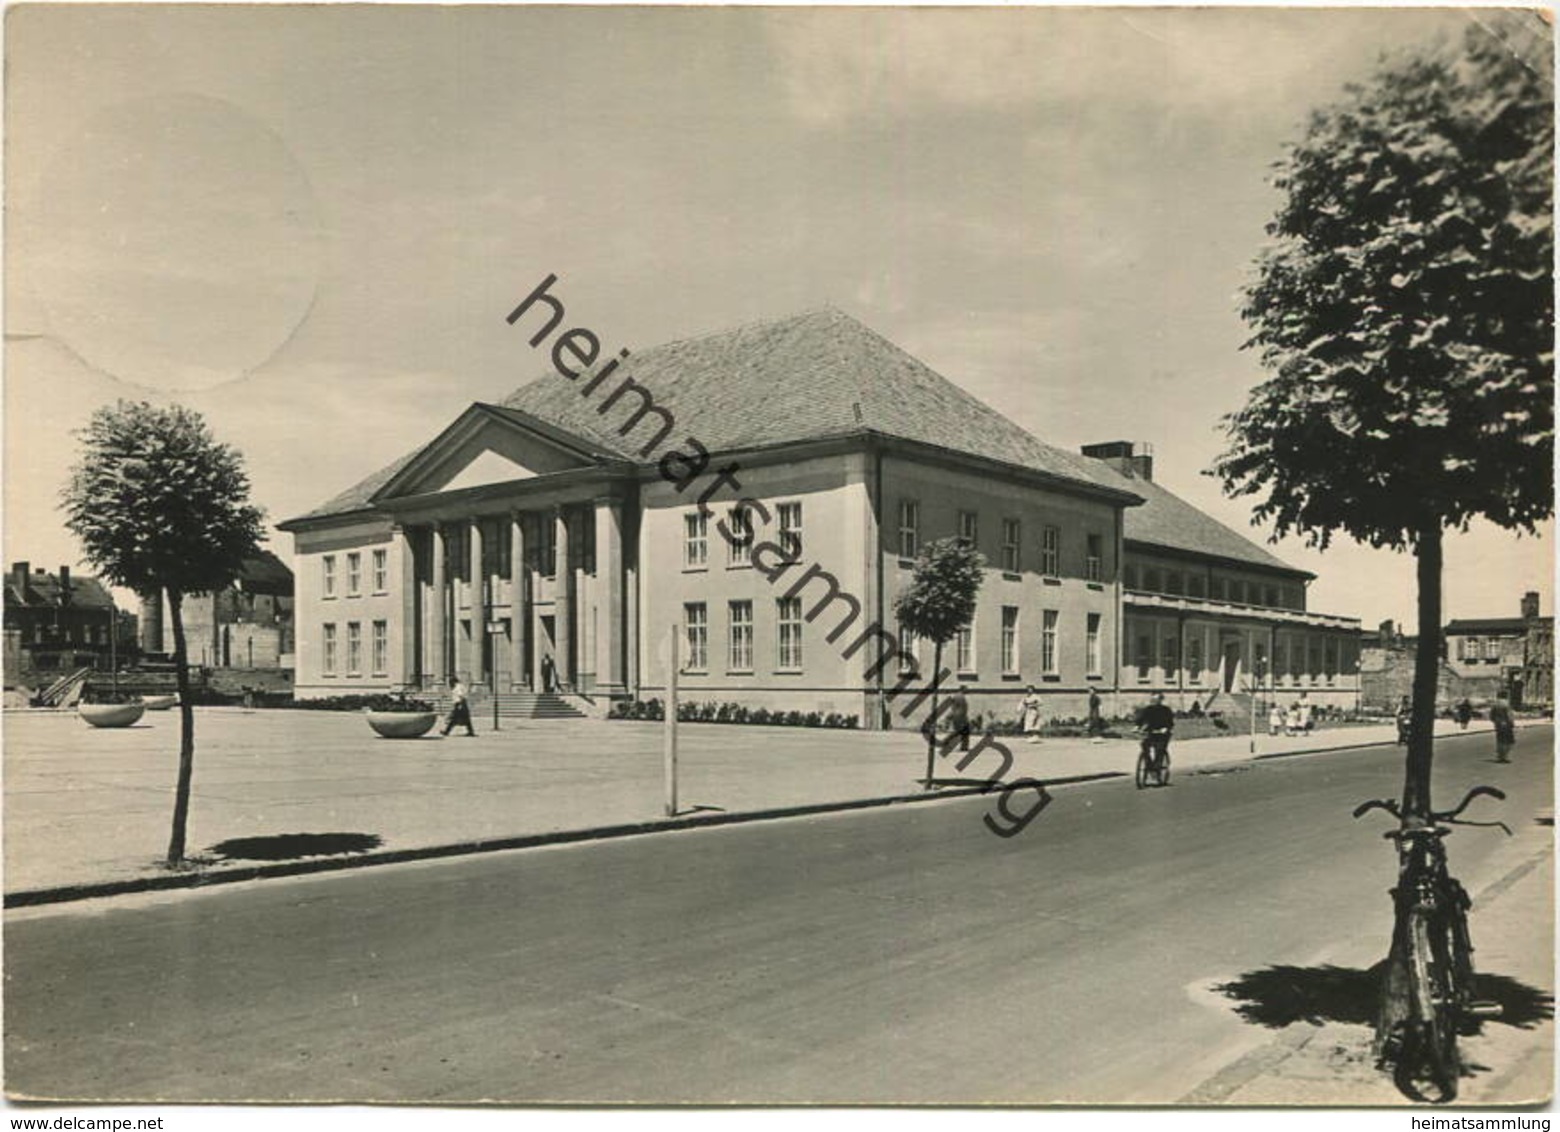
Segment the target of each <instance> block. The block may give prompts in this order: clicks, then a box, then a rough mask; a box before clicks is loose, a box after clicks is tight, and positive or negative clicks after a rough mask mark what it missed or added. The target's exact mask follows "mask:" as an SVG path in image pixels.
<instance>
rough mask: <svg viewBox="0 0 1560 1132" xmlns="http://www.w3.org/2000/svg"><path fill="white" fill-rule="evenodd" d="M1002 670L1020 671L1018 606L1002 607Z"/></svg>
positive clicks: (1009, 671)
mask: <svg viewBox="0 0 1560 1132" xmlns="http://www.w3.org/2000/svg"><path fill="white" fill-rule="evenodd" d="M1002 671H1003V672H1008V673H1012V672H1017V671H1018V606H1016V605H1004V606H1003V607H1002Z"/></svg>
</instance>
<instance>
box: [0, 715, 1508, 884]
mask: <svg viewBox="0 0 1560 1132" xmlns="http://www.w3.org/2000/svg"><path fill="white" fill-rule="evenodd" d="M1474 726H1475V727H1478V726H1480V725H1479V724H1477V723H1476V724H1475V725H1474ZM4 727H5V834H4V848H5V877H4V888H5V892H6V893H7V894H8V895H10V894H15V893H22V892H36V891H38V890H44V889H53V888H61V887H69V886H81V885H86V886H90V885H100V884H104V883H113V882H120V881H129V880H134V879H136V878H145V877H153V876H157V875H159V874H162V873H163V872H164V871H165V870H164V869H163V867H162V864H161V857H162V855H163V853H164V852H165V849H166V845H167V839H168V829H169V821H170V815H171V812H172V806H173V786H174V780H175V774H176V771H177V765H178V745H179V716H178V714H177V712H167V713H148V714H147V715H146V716H145V717H144V718H143V720H142V722H141V723H140V724H139V725H137V726H135V727H132V728H127V729H124V730H93V729H91V728H89V727H87V726H86V725H85V724H84V723H82V722H81V721H80V720H79V719H77V718H76V717H75V715H74V714H73V713H68V712H39V711H26V712H8V713H7V714H6V715H5V717H4ZM478 732H479V734H478V737H477V738H475V739H472V738H467V737H464V736H462V735H460V734H459V733H456V734H454V735H451V737H449V738H447V739H441V738H438V737H437V731H435V732H434V734H433V736H430V737H428V738H425V739H420V740H386V739H380V738H378V737H376V736H374V735H373V734H372V733H371V732H370V730H369V728H368V726H367V724H366V722H365V721H364V719H363V718H362V716H361V715H359V714H355V713H348V712H340V713H338V712H317V711H298V710H265V711H244V710H241V709H236V708H200V709H197V711H196V755H195V775H194V787H193V795H192V800H191V806H190V819H189V838H188V844H189V852H190V855H191V856H192V857H193V858H195V861H196V867H197V868H199V869H202V870H207V871H218V870H223V869H233V868H238V867H253V866H255V865H257V864H265V863H270V862H274V861H277V860H288V859H292V860H296V859H300V858H305V857H309V856H314V855H319V856H338V857H339V856H341V855H342V853H343V851H344V850H353V849H356V850H359V851H363V850H372V851H408V850H420V849H427V848H431V847H436V846H449V845H457V844H464V843H471V842H483V841H492V840H497V839H504V838H514V837H521V836H526V835H545V834H554V833H560V832H562V831H571V830H587V829H595V828H599V827H609V826H620V825H623V824H633V823H651V824H654V823H657V822H661V821H664V820H665V818H664V806H665V786H664V781H665V779H664V774H663V756H662V742H663V725H662V724H659V723H630V722H605V721H560V722H551V721H520V720H515V721H510V720H505V721H504V722H503V725H502V729H501V730H499V731H496V732H495V731H494V730H493V729H492V724H491V722H485V723H479V725H478ZM679 734H680V743H679V747H680V756H679V799H678V802H679V805H678V809H679V813H680V814H683V815H687V814H690V813H692V814H695V815H699V814H707V815H710V816H719V815H742V814H753V815H757V814H765V813H772V812H775V811H780V812H784V811H786V810H788V809H795V808H798V807H807V806H824V805H847V804H851V803H859V802H862V801H865V800H871V799H892V798H908V797H916V796H919V795H920V794H921V793H922V790H921V787H920V784H919V781H918V780H919V778H920V776H921V775H922V774H923V773H924V767H925V748H924V747H923V746H922V744H921V742H920V739H919V737H918V736H917V735H915V734H914V733H912V732H904V731H900V732H860V731H833V730H823V729H813V728H775V727H737V726H721V725H712V724H685V725H683V726H682V727H680V728H679ZM1391 739H1392V734H1391V728H1389V727H1351V728H1339V729H1336V730H1323V731H1318V732H1316V733H1315V734H1313V735H1311V736H1308V737H1300V738H1283V737H1278V738H1270V737H1268V736H1266V735H1262V736H1258V737H1257V739H1256V754H1257V756H1259V757H1260V756H1264V755H1274V754H1285V753H1298V752H1301V751H1312V750H1319V749H1326V748H1329V747H1347V746H1356V745H1360V744H1369V743H1381V742H1390V741H1391ZM1006 742H1007V743H1008V745H1009V747H1010V749H1011V750H1012V752H1013V754H1014V759H1015V762H1014V766H1013V768H1012V770H1011V771H1010V772H1009V773H1008V774H1007V775H1006V779H1007V780H1008V781H1012V780H1013V779H1016V778H1019V777H1022V776H1029V777H1032V778H1035V779H1038V780H1040V781H1048V782H1054V781H1056V780H1058V779H1076V778H1078V777H1081V776H1098V775H1111V774H1119V775H1124V776H1126V778H1125V779H1124V783H1125V784H1126V788H1128V789H1130V788H1131V787H1130V776H1131V773H1132V769H1133V765H1134V761H1135V759H1136V753H1137V745H1136V743H1135V742H1134V741H1132V740H1130V739H1119V740H1107V741H1106V742H1104V743H1102V744H1091V743H1089V742H1088V741H1087V740H1082V739H1047V740H1045V741H1044V742H1041V743H1039V744H1029V743H1026V742H1024V741H1022V740H1021V739H1017V738H1013V737H1010V738H1009V739H1008V740H1006ZM1174 757H1175V766H1176V768H1177V771H1178V772H1186V771H1190V770H1193V769H1195V768H1197V767H1204V766H1209V765H1213V764H1217V763H1225V762H1231V761H1236V760H1241V759H1246V758H1250V757H1252V750H1251V740H1250V738H1249V737H1248V736H1246V735H1236V736H1229V737H1222V738H1214V739H1201V740H1194V741H1187V742H1182V743H1179V744H1177V746H1176V747H1175V749H1174ZM953 763H954V760H952V759H944V760H941V761H940V764H939V767H938V774H939V776H942V775H948V776H950V777H954V778H964V779H966V780H969V781H972V782H973V781H975V780H978V779H980V778H984V777H986V776H989V775H990V774H992V773H994V772H995V770H996V769H997V764H998V758H997V756H996V755H995V754H993V753H990V752H988V753H986V754H984V755H982V756H981V758H980V760H978V761H977V762H976V763H975V764H972V765H971V766H970V767H969V768H968V769H967V770H966V772H965V773H964V774H962V775H960V774H959V773H958V772H957V771H956V770H955V768H954V765H953ZM1019 808H1022V807H1019ZM288 835H293V836H291V837H290V839H284V838H287V837H288ZM298 835H301V836H298ZM323 835H345V836H336V837H333V838H329V839H327V838H325V837H324V836H323ZM255 838H259V839H263V840H262V841H260V842H258V843H251V844H248V845H242V844H240V845H234V844H231V843H232V842H235V841H237V840H238V839H255ZM311 839H313V840H312V841H311Z"/></svg>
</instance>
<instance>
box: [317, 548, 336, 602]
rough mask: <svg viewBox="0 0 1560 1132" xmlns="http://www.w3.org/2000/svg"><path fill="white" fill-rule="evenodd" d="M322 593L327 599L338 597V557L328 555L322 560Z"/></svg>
mask: <svg viewBox="0 0 1560 1132" xmlns="http://www.w3.org/2000/svg"><path fill="white" fill-rule="evenodd" d="M320 592H321V593H322V594H323V595H324V596H325V597H335V596H336V556H335V555H334V554H327V555H326V556H325V557H324V558H321V559H320Z"/></svg>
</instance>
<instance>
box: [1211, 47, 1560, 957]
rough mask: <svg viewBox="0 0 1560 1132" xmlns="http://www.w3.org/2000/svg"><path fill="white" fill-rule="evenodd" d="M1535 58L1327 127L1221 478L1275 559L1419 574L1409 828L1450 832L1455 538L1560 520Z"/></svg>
mask: <svg viewBox="0 0 1560 1132" xmlns="http://www.w3.org/2000/svg"><path fill="white" fill-rule="evenodd" d="M1513 30H1514V31H1516V32H1517V33H1519V34H1517V35H1516V36H1515V40H1516V41H1517V42H1519V43H1520V42H1521V40H1522V39H1523V38H1524V37H1523V36H1522V35H1521V34H1520V32H1521V31H1522V29H1521V28H1520V27H1516V26H1512V27H1508V31H1513ZM1507 39H1508V41H1509V40H1511V39H1512V37H1510V36H1508V37H1507ZM1531 43H1532V46H1533V50H1532V51H1531V52H1530V53H1529V54H1530V55H1531V56H1533V57H1534V58H1533V59H1531V60H1530V61H1529V62H1524V60H1523V59H1522V58H1521V57H1520V56H1519V55H1518V54H1517V53H1515V52H1514V51H1513V50H1512V48H1511V47H1510V46H1508V44H1507V43H1504V42H1501V41H1499V40H1497V39H1495V38H1494V37H1493V36H1492V35H1491V34H1490V33H1489V32H1487V31H1485V30H1484V28H1483V27H1481V26H1479V25H1475V26H1473V27H1471V28H1470V30H1469V32H1468V34H1467V36H1466V37H1465V38H1464V39H1463V41H1462V42H1461V44H1460V45H1459V46H1456V47H1443V48H1437V49H1432V50H1428V51H1424V52H1420V53H1417V54H1412V55H1407V56H1404V57H1401V58H1399V59H1396V60H1390V61H1385V62H1383V64H1382V65H1381V66H1380V67H1379V68H1378V70H1377V73H1376V74H1375V75H1374V76H1373V78H1372V79H1371V80H1370V81H1369V82H1367V83H1365V84H1361V85H1358V86H1351V87H1349V88H1347V91H1346V95H1345V97H1344V98H1343V99H1342V100H1341V101H1340V102H1339V103H1338V104H1337V105H1335V106H1332V107H1329V108H1327V109H1324V110H1320V111H1317V112H1316V113H1314V114H1313V115H1312V117H1311V120H1310V125H1309V128H1308V129H1307V130H1306V132H1305V136H1304V138H1303V139H1302V140H1301V141H1300V142H1299V143H1297V144H1296V145H1294V146H1293V148H1292V149H1291V150H1290V152H1289V153H1288V155H1287V156H1286V157H1285V158H1284V159H1283V160H1282V161H1280V162H1279V164H1278V176H1277V177H1276V181H1275V183H1276V185H1277V187H1278V188H1279V189H1280V190H1281V191H1282V193H1283V201H1282V204H1281V205H1280V207H1279V210H1278V213H1277V215H1276V216H1275V218H1274V219H1273V220H1272V222H1271V223H1270V224H1269V225H1268V228H1267V231H1268V234H1269V235H1270V236H1271V237H1273V242H1272V243H1271V245H1270V246H1269V247H1268V249H1267V250H1266V251H1265V252H1264V253H1263V254H1262V255H1261V256H1260V258H1259V260H1258V262H1257V271H1256V278H1255V281H1254V282H1253V283H1252V284H1251V285H1250V287H1249V288H1248V289H1247V291H1246V294H1245V302H1244V309H1243V311H1242V314H1243V315H1244V317H1245V319H1246V321H1247V322H1248V324H1249V325H1250V326H1251V327H1252V329H1253V336H1252V338H1251V341H1250V342H1249V343H1247V345H1248V346H1249V347H1255V348H1258V349H1260V351H1261V358H1262V363H1263V365H1264V367H1265V368H1266V369H1267V370H1268V371H1269V373H1270V376H1269V377H1268V378H1267V379H1266V380H1265V381H1264V382H1263V383H1262V384H1260V385H1258V386H1257V387H1256V388H1255V389H1254V390H1253V391H1252V393H1251V396H1250V398H1249V400H1248V402H1247V404H1246V406H1245V407H1244V408H1243V409H1241V410H1240V411H1239V412H1237V413H1235V414H1233V415H1232V416H1229V417H1226V418H1225V427H1226V433H1227V436H1228V439H1229V446H1228V448H1227V450H1226V451H1225V452H1224V454H1223V455H1222V456H1221V457H1220V458H1219V459H1218V461H1217V462H1216V463H1215V465H1214V467H1213V469H1212V471H1213V474H1215V475H1217V476H1219V477H1220V479H1221V480H1222V482H1223V486H1224V489H1225V491H1226V493H1227V494H1230V495H1232V496H1244V495H1256V496H1259V497H1261V499H1260V502H1259V504H1258V505H1257V507H1256V516H1257V518H1258V520H1262V521H1271V523H1272V524H1273V528H1274V537H1275V538H1277V537H1280V536H1283V535H1285V534H1289V533H1295V534H1299V535H1302V536H1304V537H1305V538H1306V539H1307V540H1308V541H1309V542H1310V544H1311V545H1314V546H1316V547H1318V548H1320V549H1325V548H1326V547H1327V545H1328V544H1329V541H1330V539H1331V537H1332V536H1333V535H1334V534H1335V533H1342V534H1344V535H1347V536H1349V537H1352V538H1354V539H1357V540H1359V541H1361V542H1364V543H1367V544H1369V545H1371V546H1374V547H1380V548H1391V549H1394V550H1410V551H1412V552H1413V554H1414V555H1415V557H1416V560H1417V562H1416V572H1417V578H1418V603H1419V608H1418V620H1419V645H1418V652H1417V654H1416V656H1415V666H1414V697H1413V705H1414V706H1413V726H1412V738H1411V742H1410V744H1409V752H1408V756H1407V760H1406V764H1405V768H1404V782H1403V802H1402V810H1403V813H1404V821H1405V823H1412V824H1419V823H1423V822H1424V821H1426V820H1427V818H1428V815H1429V813H1430V812H1431V802H1430V779H1431V774H1430V771H1431V760H1432V752H1433V746H1432V737H1431V726H1432V723H1433V720H1434V714H1435V694H1436V675H1437V668H1438V663H1439V655H1440V648H1441V557H1442V540H1443V536H1444V533H1445V532H1446V531H1447V530H1466V529H1467V527H1468V525H1469V523H1470V522H1471V521H1472V520H1474V519H1477V518H1483V519H1487V520H1489V521H1490V522H1492V523H1494V524H1496V525H1498V526H1500V527H1503V528H1505V529H1508V530H1516V531H1525V532H1528V533H1533V532H1534V531H1535V527H1536V524H1537V523H1539V522H1540V521H1542V520H1543V519H1545V518H1547V517H1549V516H1550V515H1552V514H1553V510H1554V498H1553V487H1552V481H1551V474H1552V471H1551V470H1552V466H1553V459H1554V418H1553V409H1552V405H1551V399H1552V391H1553V365H1554V358H1553V354H1552V341H1553V330H1552V327H1553V316H1554V310H1553V292H1552V281H1551V264H1552V260H1553V242H1554V236H1553V231H1552V226H1551V193H1552V189H1551V184H1552V180H1551V179H1552V175H1553V152H1554V136H1553V126H1552V115H1553V91H1552V87H1551V80H1550V77H1549V76H1550V74H1551V65H1552V64H1551V62H1550V60H1549V58H1548V50H1549V41H1548V35H1547V32H1542V33H1540V34H1536V35H1532V36H1531ZM1539 56H1542V57H1539ZM1396 952H1397V949H1396V947H1395V948H1394V953H1396Z"/></svg>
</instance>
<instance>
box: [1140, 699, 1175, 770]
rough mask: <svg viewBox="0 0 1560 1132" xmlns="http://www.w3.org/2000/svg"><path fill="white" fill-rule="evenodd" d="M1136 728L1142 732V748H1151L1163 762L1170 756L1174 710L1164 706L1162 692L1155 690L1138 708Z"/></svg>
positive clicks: (1173, 729) (1173, 728)
mask: <svg viewBox="0 0 1560 1132" xmlns="http://www.w3.org/2000/svg"><path fill="white" fill-rule="evenodd" d="M1137 726H1138V730H1139V731H1141V732H1142V733H1143V749H1144V750H1145V751H1146V750H1150V749H1151V750H1153V752H1154V755H1155V757H1156V759H1157V760H1158V761H1159V762H1160V763H1163V762H1164V761H1165V760H1166V759H1168V758H1169V757H1170V735H1171V733H1172V732H1174V731H1175V712H1173V711H1171V710H1170V709H1169V708H1167V707H1166V706H1165V696H1164V693H1163V692H1155V693H1154V694H1153V697H1152V698H1151V699H1150V701H1149V703H1148V704H1147V705H1146V706H1144V707H1142V708H1140V709H1138V713H1137Z"/></svg>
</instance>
